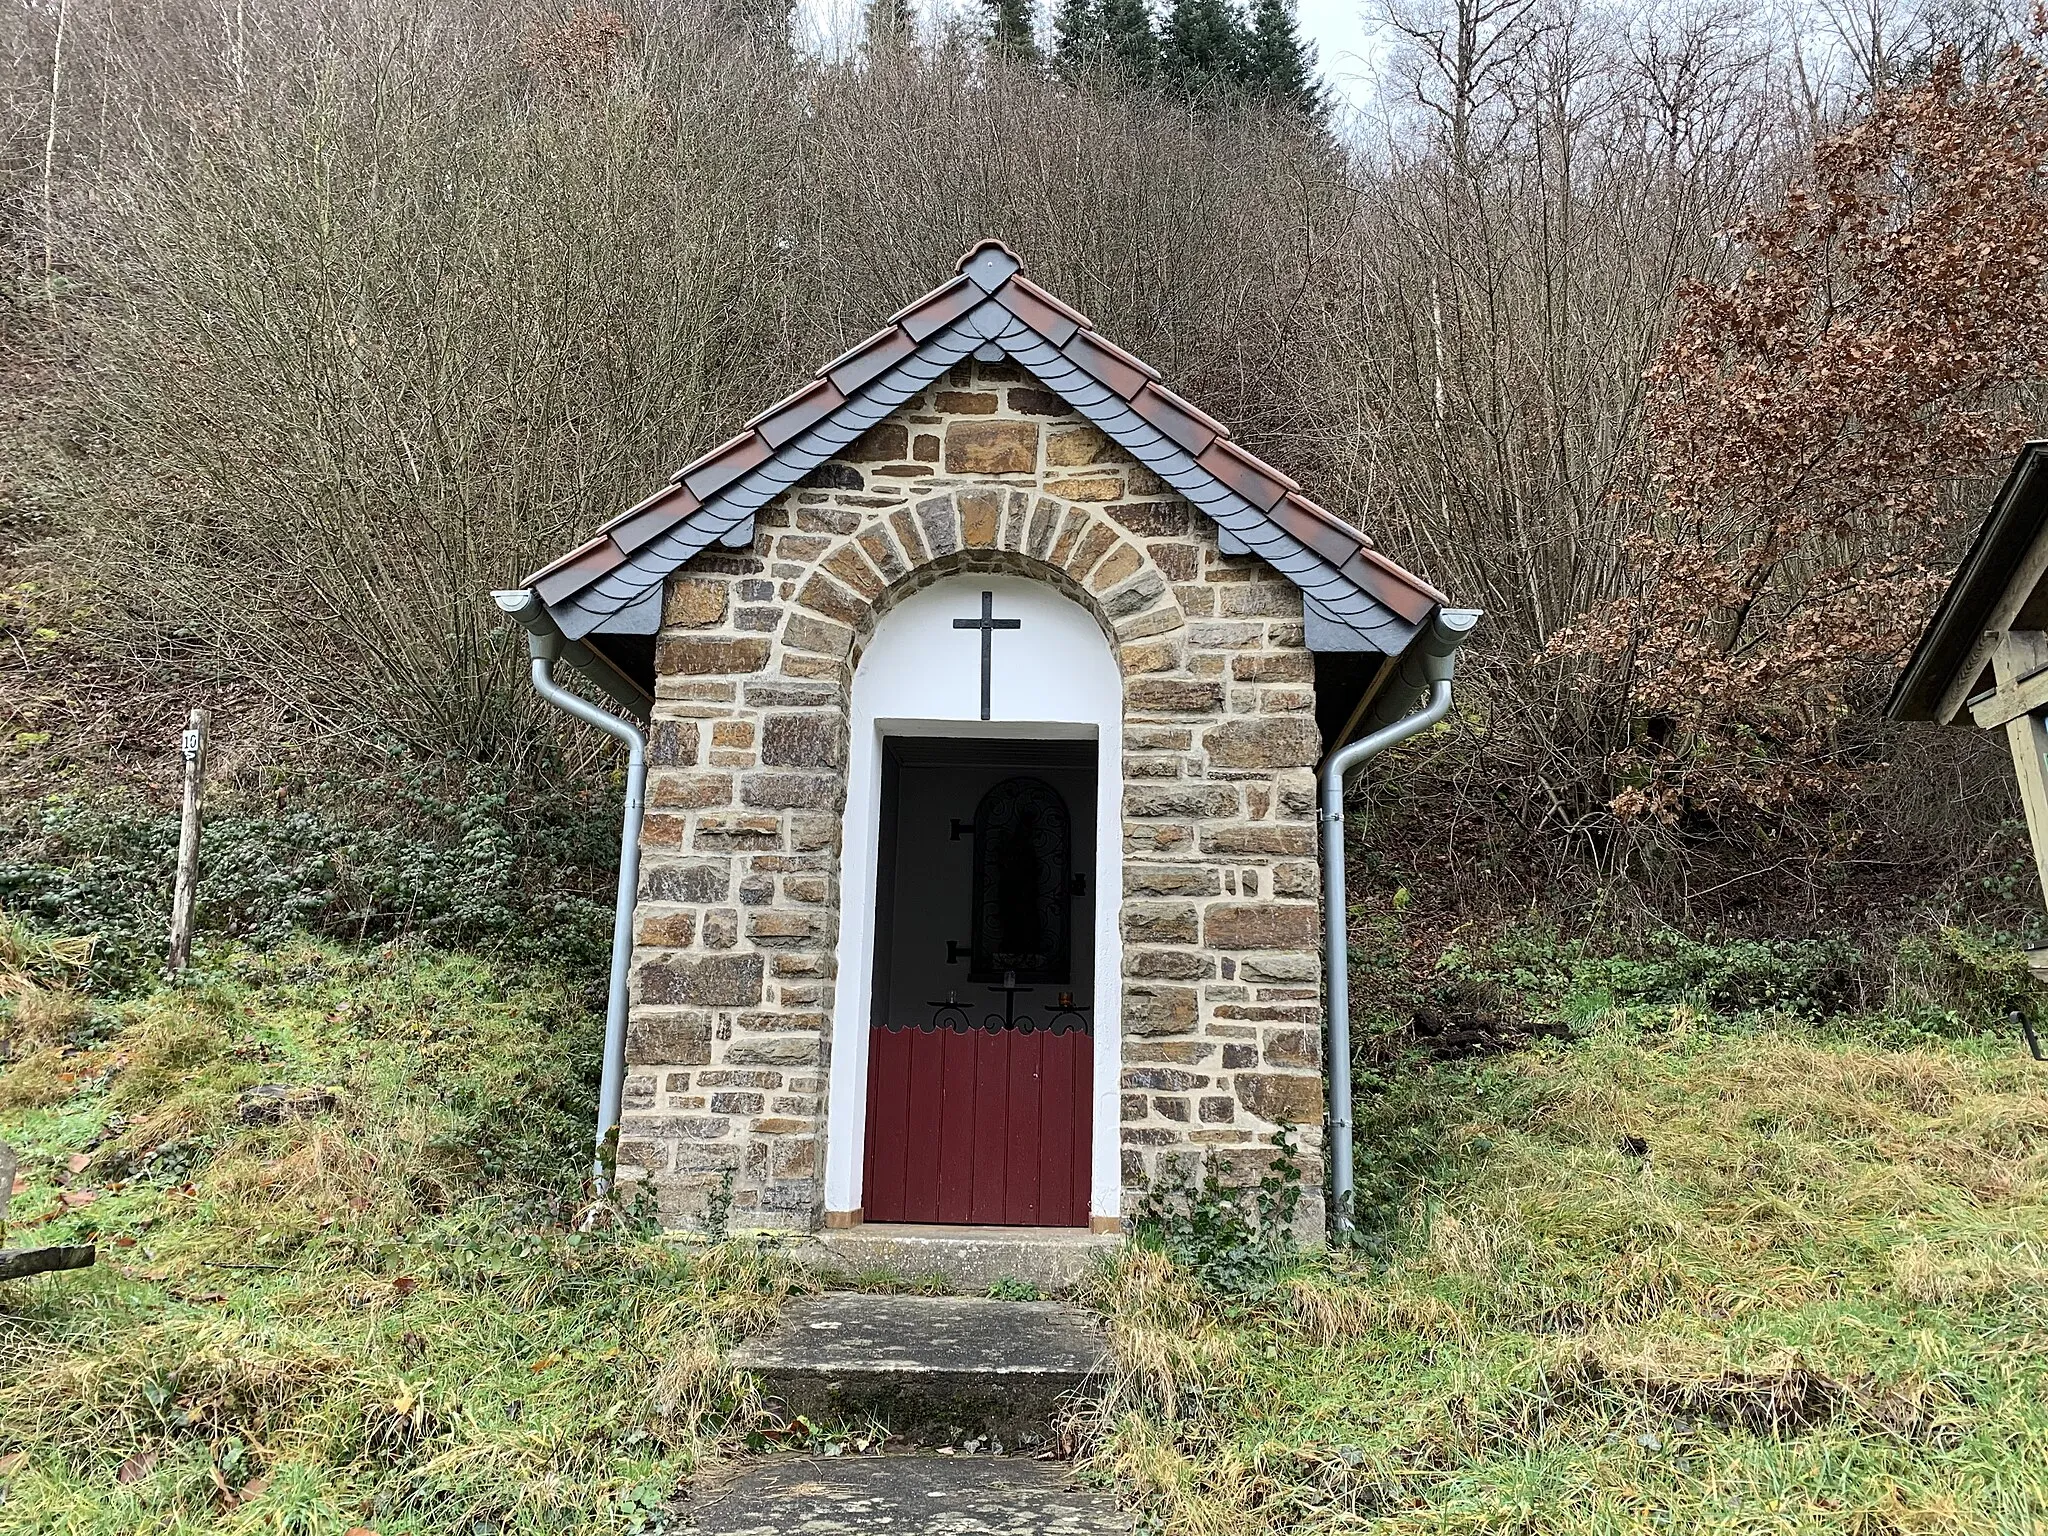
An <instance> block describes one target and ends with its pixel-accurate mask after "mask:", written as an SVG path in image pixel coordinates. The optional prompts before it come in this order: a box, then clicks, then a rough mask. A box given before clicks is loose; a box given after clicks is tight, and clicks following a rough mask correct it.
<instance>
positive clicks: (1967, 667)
mask: <svg viewBox="0 0 2048 1536" xmlns="http://www.w3.org/2000/svg"><path fill="white" fill-rule="evenodd" d="M2044 582H2048V442H2033V443H2028V444H2026V445H2025V446H2024V447H2022V448H2021V449H2020V452H2019V457H2018V458H2016V459H2015V460H2014V461H2013V466H2012V471H2011V473H2009V474H2008V475H2007V476H2006V477H2005V483H2004V484H2003V485H2001V486H2000V487H1999V488H1998V494H1997V495H1996V496H1995V497H1993V498H1992V502H1991V510H1990V511H1989V512H1988V513H1987V514H1986V515H1985V518H1984V522H1983V525H1982V526H1981V527H1979V528H1978V530H1977V537H1976V538H1975V539H1974V540H1972V541H1971V544H1970V552H1969V553H1968V554H1966V555H1964V556H1963V563H1962V564H1961V565H1959V566H1957V567H1956V573H1955V575H1954V576H1953V577H1952V578H1951V579H1950V581H1949V585H1948V591H1947V592H1945V593H1943V594H1942V599H1941V603H1940V605H1939V606H1937V607H1936V608H1935V610H1934V617H1933V618H1931V619H1929V620H1928V621H1927V627H1926V629H1924V630H1922V631H1921V633H1920V638H1919V640H1918V641H1917V642H1916V643H1915V644H1914V646H1913V655H1912V657H1911V659H1909V660H1908V661H1907V663H1906V668H1905V671H1903V672H1902V673H1900V674H1899V680H1898V682H1897V684H1896V685H1894V687H1893V688H1892V696H1891V700H1890V702H1889V703H1888V704H1887V705H1886V706H1885V715H1886V717H1887V718H1889V719H1892V720H1938V721H1941V722H1942V723H1943V724H1946V723H1947V722H1949V721H1950V720H1953V719H1955V718H1956V716H1957V714H1958V713H1959V712H1960V711H1961V709H1962V706H1963V703H1964V701H1965V700H1966V699H1967V698H1968V697H1969V696H1970V695H1971V694H1973V693H1976V692H1978V691H1979V690H1980V689H1982V688H1987V687H1989V686H1991V682H1992V679H1991V675H1990V672H1991V652H1992V649H1993V643H1994V642H1995V640H1996V638H1997V636H1998V635H1999V634H2001V633H2003V632H2004V631H2006V630H2010V629H2013V628H2024V629H2042V628H2048V601H2044V600H2043V597H2044V596H2048V592H2044ZM2037 592H2041V593H2043V596H2037V595H2036V594H2037Z"/></svg>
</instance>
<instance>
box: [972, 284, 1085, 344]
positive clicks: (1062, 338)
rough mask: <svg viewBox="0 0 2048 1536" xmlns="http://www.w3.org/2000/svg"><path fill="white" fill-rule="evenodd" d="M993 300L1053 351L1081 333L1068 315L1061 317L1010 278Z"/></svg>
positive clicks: (1027, 289) (1023, 285)
mask: <svg viewBox="0 0 2048 1536" xmlns="http://www.w3.org/2000/svg"><path fill="white" fill-rule="evenodd" d="M993 297H994V299H995V301H996V302H997V303H998V304H1000V305H1002V306H1003V308H1005V309H1007V310H1008V311H1009V312H1010V313H1011V314H1013V315H1015V316H1016V317H1017V318H1018V319H1019V320H1022V321H1023V322H1024V323H1025V324H1026V325H1028V326H1030V327H1031V329H1032V330H1034V331H1036V332H1038V334H1039V335H1041V336H1043V337H1044V338H1045V339H1046V340H1047V341H1049V342H1051V343H1052V344H1053V345H1054V346H1056V347H1064V346H1065V345H1066V344H1067V341H1068V339H1069V338H1070V337H1071V336H1072V335H1073V334H1074V333H1075V332H1076V331H1078V330H1080V329H1081V326H1080V324H1079V323H1077V322H1076V320H1075V318H1074V316H1073V315H1072V314H1071V313H1067V314H1062V313H1061V312H1060V310H1058V309H1055V308H1054V307H1053V306H1052V305H1050V304H1047V303H1046V302H1045V301H1044V300H1043V299H1041V298H1039V297H1038V296H1037V295H1036V294H1035V293H1033V292H1032V291H1031V288H1030V286H1029V285H1028V284H1026V283H1024V282H1021V281H1020V280H1019V279H1017V278H1014V277H1013V278H1011V279H1010V280H1009V281H1008V282H1007V283H1005V284H1003V286H1002V287H1000V288H998V289H997V290H996V291H995V293H994V295H993Z"/></svg>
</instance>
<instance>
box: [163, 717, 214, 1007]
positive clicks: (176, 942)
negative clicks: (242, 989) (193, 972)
mask: <svg viewBox="0 0 2048 1536" xmlns="http://www.w3.org/2000/svg"><path fill="white" fill-rule="evenodd" d="M211 719H212V716H211V715H209V714H208V713H207V711H205V710H203V709H195V710H193V711H192V713H191V715H190V717H189V718H188V719H187V720H186V721H185V736H184V740H183V742H182V743H181V745H182V747H183V749H184V753H185V803H184V809H183V815H182V816H181V818H180V820H179V823H178V884H177V889H176V892H175V894H174V895H173V897H172V900H171V964H170V968H171V970H172V972H173V973H175V972H178V971H182V970H184V969H185V967H186V966H188V965H190V964H191V963H192V908H193V904H194V902H195V901H196V900H197V899H198V895H199V795H200V791H201V789H202V788H203V787H204V783H205V778H206V728H207V725H208V723H209V722H210V721H211Z"/></svg>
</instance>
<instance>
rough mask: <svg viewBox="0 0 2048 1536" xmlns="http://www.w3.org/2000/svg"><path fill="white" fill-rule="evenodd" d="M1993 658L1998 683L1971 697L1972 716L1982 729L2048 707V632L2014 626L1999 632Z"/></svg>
mask: <svg viewBox="0 0 2048 1536" xmlns="http://www.w3.org/2000/svg"><path fill="white" fill-rule="evenodd" d="M1991 659H1992V664H1993V666H1994V667H1995V668H1996V669H1997V676H1998V686H1997V687H1995V688H1993V689H1992V690H1991V691H1990V692H1989V693H1980V694H1978V695H1977V697H1976V698H1974V699H1972V700H1970V718H1971V719H1972V720H1974V721H1976V722H1977V724H1978V726H1979V727H1980V728H1981V729H1983V730H1987V731H1995V730H1997V729H1998V728H1999V727H2000V726H2001V725H2005V724H2007V723H2008V722H2009V721H2013V720H2017V719H2018V718H2019V717H2020V716H2021V715H2027V714H2032V713H2033V712H2034V711H2035V710H2037V709H2041V708H2044V707H2048V634H2042V633H2041V632H2040V631H2039V630H2013V631H2012V632H2010V633H2009V634H2004V635H2000V636H1999V637H1998V647H1997V649H1996V650H1995V651H1994V652H1993V653H1992V658H1991Z"/></svg>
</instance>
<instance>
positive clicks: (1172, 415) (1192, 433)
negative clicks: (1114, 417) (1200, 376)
mask: <svg viewBox="0 0 2048 1536" xmlns="http://www.w3.org/2000/svg"><path fill="white" fill-rule="evenodd" d="M1131 409H1132V410H1134V411H1136V412H1137V413H1138V414H1139V415H1140V416H1142V417H1144V418H1145V419H1146V420H1147V421H1149V422H1150V423H1152V425H1153V426H1155V427H1157V428H1158V429H1159V430H1160V431H1161V432H1164V433H1165V434H1166V435H1167V436H1168V437H1170V438H1172V439H1173V440H1174V442H1176V443H1178V444H1179V445H1180V447H1181V448H1182V449H1184V450H1185V451H1186V452H1188V453H1190V454H1193V455H1195V456H1197V457H1199V456H1200V455H1201V453H1202V451H1203V450H1204V449H1206V448H1207V447H1208V446H1209V445H1210V444H1211V443H1213V442H1215V441H1216V439H1217V438H1219V437H1228V436H1230V433H1229V432H1228V431H1226V430H1225V429H1224V427H1223V424H1222V423H1221V422H1219V421H1216V420H1215V419H1213V418H1212V417H1209V416H1207V415H1204V414H1203V413H1202V412H1201V411H1198V410H1196V409H1195V408H1194V407H1193V406H1192V405H1190V404H1188V402H1187V401H1185V400H1183V399H1182V398H1181V397H1180V396H1179V395H1176V394H1175V393H1174V392H1173V391H1172V390H1170V389H1167V388H1164V387H1163V386H1161V385H1159V384H1147V385H1146V386H1145V387H1144V388H1143V389H1141V390H1139V391H1138V392H1137V393H1136V394H1135V395H1133V396H1131Z"/></svg>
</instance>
